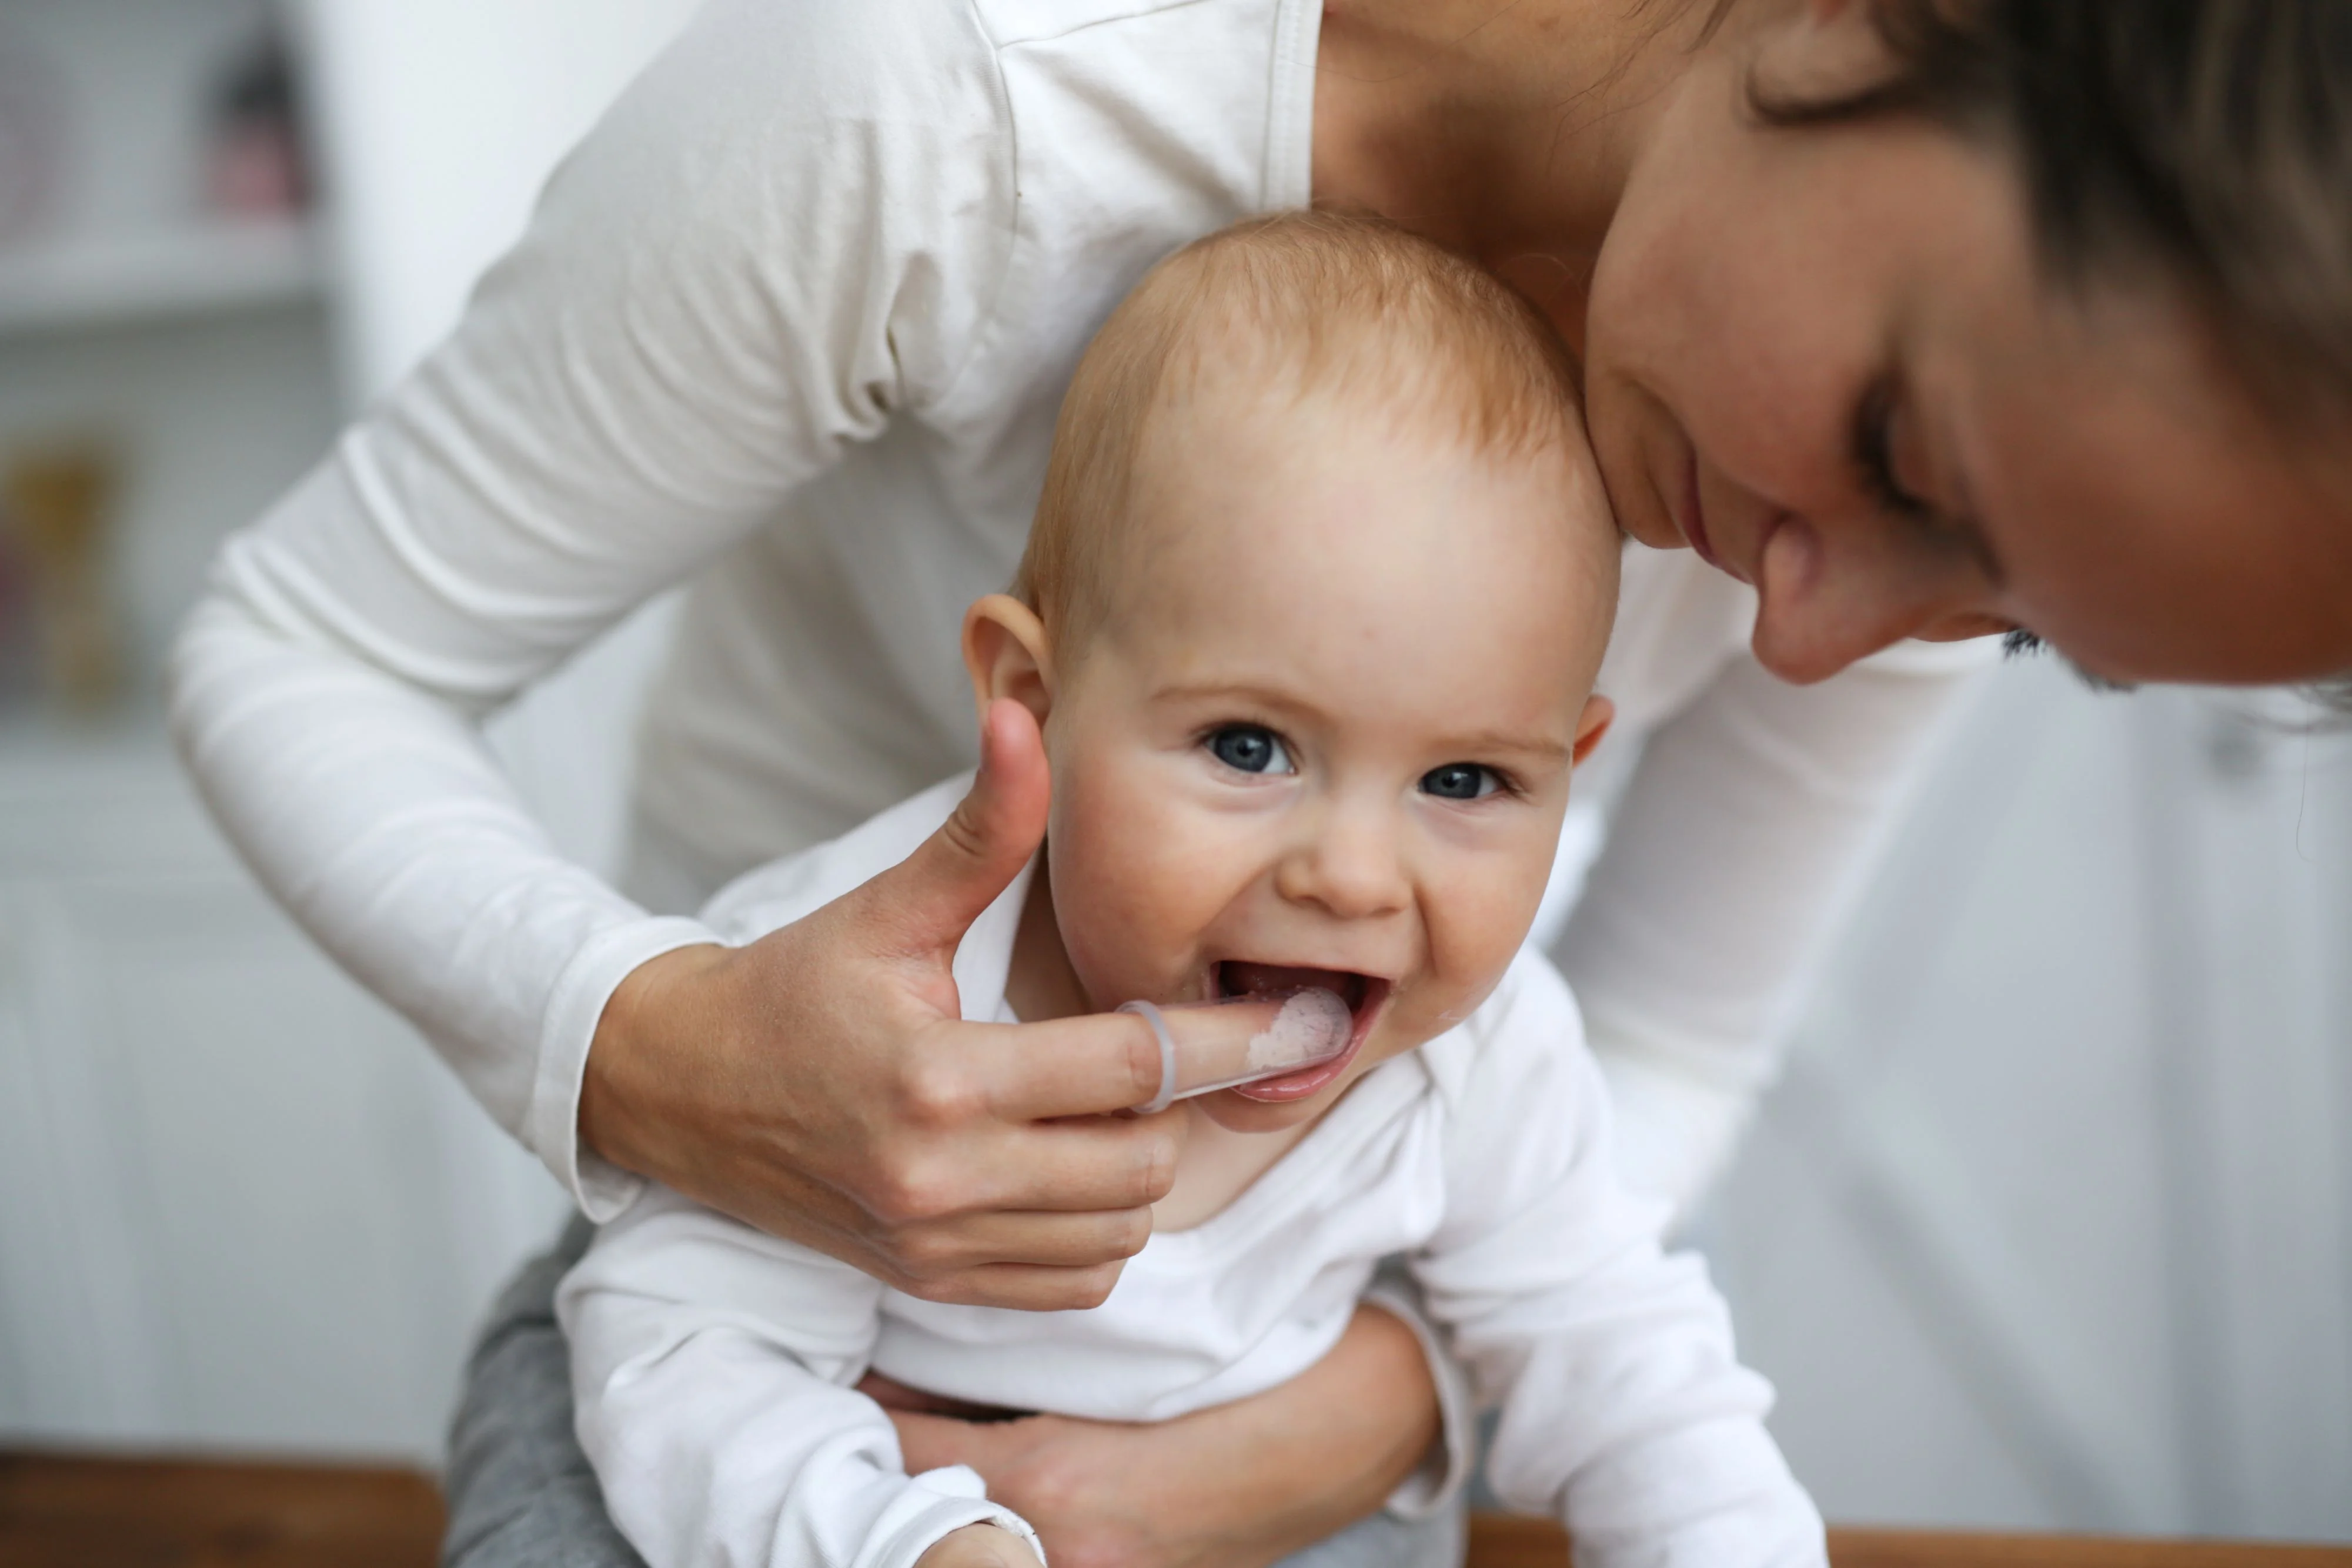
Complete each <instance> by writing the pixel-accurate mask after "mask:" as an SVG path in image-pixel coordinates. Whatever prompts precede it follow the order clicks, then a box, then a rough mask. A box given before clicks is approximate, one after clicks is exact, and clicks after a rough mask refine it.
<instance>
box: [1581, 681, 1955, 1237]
mask: <svg viewBox="0 0 2352 1568" xmlns="http://www.w3.org/2000/svg"><path fill="white" fill-rule="evenodd" d="M1991 653H1992V651H1991V648H1990V645H1989V644H1980V643H1979V644H1947V645H1943V646H1930V645H1927V644H1923V643H1906V644H1903V645H1901V646H1899V647H1897V648H1895V649H1893V650H1890V651H1889V652H1887V653H1882V654H1880V655H1878V656H1876V657H1875V658H1873V659H1868V660H1865V661H1864V662H1863V663H1862V664H1857V665H1855V666H1854V667H1853V668H1852V669H1850V670H1848V671H1846V672H1845V673H1844V674H1841V675H1838V676H1835V677H1833V678H1832V679H1831V680H1829V681H1826V682H1823V683H1822V684H1821V685H1816V686H1802V687H1800V686H1791V685H1787V684H1786V683H1784V682H1782V681H1780V680H1778V679H1777V678H1775V677H1774V676H1772V675H1770V674H1767V673H1766V672H1765V671H1764V669H1763V668H1762V667H1761V666H1760V665H1759V664H1757V663H1756V662H1755V660H1754V659H1752V658H1749V657H1747V656H1746V655H1744V654H1743V655H1742V656H1740V657H1739V658H1738V659H1736V660H1734V661H1733V662H1732V663H1731V664H1729V665H1728V666H1727V668H1726V669H1725V670H1724V671H1723V673H1722V674H1719V675H1718V676H1717V677H1716V679H1715V680H1714V681H1713V683H1712V684H1711V685H1708V686H1707V688H1706V690H1705V691H1703V692H1702V693H1701V694H1700V695H1699V696H1698V697H1697V698H1696V700H1695V701H1694V702H1693V703H1692V704H1691V705H1690V706H1688V707H1687V708H1685V710H1684V711H1683V712H1682V713H1681V714H1680V715H1679V716H1676V717H1675V718H1674V719H1673V720H1672V721H1670V722H1669V723H1667V724H1666V725H1664V727H1661V728H1660V729H1659V730H1658V731H1657V733H1656V734H1654V736H1653V737H1651V738H1650V740H1649V743H1648V746H1647V747H1646V748H1645V749H1644V751H1643V756H1642V759H1641V762H1640V764H1639V766H1638V768H1637V769H1636V771H1635V773H1634V775H1633V779H1631V780H1630V781H1629V783H1628V786H1627V788H1626V789H1625V792H1624V794H1623V796H1622V803H1621V805H1620V806H1619V807H1618V810H1617V811H1616V813H1615V817H1614V820H1613V821H1612V823H1611V826H1610V833H1609V840H1608V845H1607V847H1606V849H1605V850H1604V851H1603V852H1602V853H1601V859H1600V861H1599V862H1598V863H1596V864H1595V866H1594V867H1593V871H1592V873H1591V879H1590V880H1589V882H1588V883H1587V884H1586V889H1585V894H1584V897H1583V900H1582V902H1580V904H1578V906H1577V908H1576V911H1575V914H1574V915H1573V916H1572V917H1571V918H1570V922H1569V925H1568V928H1567V931H1566V933H1565V935H1564V936H1562V938H1561V940H1560V942H1559V946H1558V948H1557V953H1558V956H1559V965H1560V967H1561V969H1562V970H1563V971H1565V973H1566V975H1567V977H1568V978H1569V980H1570V983H1571V984H1572V985H1573V986H1574V988H1575V992H1576V998H1577V1001H1578V1003H1579V1005H1580V1007H1581V1008H1582V1009H1583V1012H1584V1019H1585V1025H1586V1029H1587V1030H1588V1033H1589V1038H1590V1039H1591V1043H1592V1049H1593V1051H1594V1053H1595V1055H1597V1056H1598V1057H1599V1058H1600V1061H1601V1070H1602V1071H1603V1072H1604V1073H1605V1074H1606V1075H1607V1077H1608V1080H1609V1084H1610V1089H1611V1092H1612V1096H1613V1097H1614V1098H1615V1100H1616V1103H1617V1112H1616V1125H1617V1132H1616V1136H1617V1143H1618V1149H1619V1155H1620V1161H1621V1168H1622V1171H1623V1173H1624V1175H1625V1176H1626V1178H1627V1180H1628V1181H1629V1182H1630V1183H1631V1184H1632V1186H1633V1187H1634V1188H1635V1189H1636V1190H1637V1191H1640V1192H1643V1193H1646V1194H1650V1195H1653V1196H1656V1197H1665V1198H1667V1199H1669V1200H1670V1201H1671V1202H1673V1203H1674V1205H1675V1207H1676V1208H1677V1209H1678V1210H1687V1208H1688V1207H1689V1206H1690V1205H1691V1204H1692V1203H1694V1202H1696V1200H1697V1199H1698V1197H1700V1196H1702V1195H1703V1194H1704V1192H1705V1191H1706V1186H1707V1185H1708V1184H1709V1183H1710V1182H1711V1181H1712V1180H1713V1179H1714V1178H1715V1176H1717V1175H1718V1174H1719V1173H1720V1172H1721V1170H1722V1168H1723V1166H1725V1165H1727V1163H1728V1162H1729V1160H1730V1157H1731V1155H1732V1153H1733V1150H1734V1148H1735V1147H1736V1145H1737V1142H1738V1135H1739V1133H1740V1132H1741V1130H1742V1129H1743V1128H1744V1127H1745V1126H1746V1124H1747V1121H1748V1115H1749V1113H1750V1112H1751V1110H1752V1109H1753V1107H1754V1104H1755V1101H1756V1098H1757V1096H1758V1095H1759V1093H1761V1092H1762V1091H1763V1089H1764V1087H1765V1085H1766V1084H1768V1083H1769V1082H1771V1079H1772V1077H1773V1074H1774V1072H1775V1071H1777V1069H1778V1066H1779V1062H1780V1044H1781V1040H1782V1036H1783V1035H1784V1033H1785V1031H1786V1030H1787V1029H1788V1028H1789V1026H1790V1024H1791V1022H1792V1021H1793V1019H1792V1016H1791V1015H1792V1014H1793V1012H1794V1010H1795V1008H1796V1007H1797V1005H1798V1004H1799V1003H1800V1002H1801V1000H1802V998H1803V993H1804V989H1805V987H1806V985H1807V984H1808V982H1809V981H1810V980H1811V976H1812V974H1813V972H1814V970H1815V969H1816V968H1818V967H1819V964H1820V961H1821V959H1822V956H1823V953H1824V950H1825V948H1826V946H1827V944H1828V941H1829V938H1830V937H1831V936H1833V935H1834V933H1835V930H1836V925H1837V922H1838V919H1839V917H1840V915H1842V914H1843V911H1844V909H1845V908H1846V906H1847V905H1848V904H1849V903H1850V901H1851V899H1852V897H1853V894H1855V893H1856V892H1857V891H1858V889H1859V887H1860V885H1861V883H1862V881H1863V879H1864V876H1865V875H1866V873H1868V871H1869V869H1870V866H1871V864H1872V862H1873V854H1874V850H1875V848H1876V846H1877V845H1878V844H1879V842H1880V841H1882V839H1883V838H1884V836H1885V831H1886V830H1887V828H1888V827H1889V825H1890V824H1891V823H1892V821H1893V820H1894V819H1895V814H1896V812H1897V810H1899V808H1900V806H1901V805H1902V803H1903V801H1904V800H1905V799H1906V790H1907V788H1908V785H1909V783H1910V781H1911V780H1912V779H1914V778H1915V777H1916V772H1917V769H1918V766H1919V764H1920V763H1921V761H1922V760H1923V759H1924V758H1926V757H1927V755H1928V754H1929V753H1930V752H1931V750H1932V747H1933V746H1934V743H1935V742H1936V740H1937V737H1938V736H1939V735H1940V734H1941V733H1942V732H1943V730H1944V728H1945V727H1946V722H1947V720H1948V717H1949V716H1951V714H1952V713H1953V711H1954V710H1955V708H1956V706H1957V705H1958V698H1959V697H1960V695H1962V693H1963V692H1964V691H1965V690H1966V689H1967V686H1968V683H1969V676H1970V675H1971V674H1973V673H1974V672H1976V671H1977V670H1979V669H1981V668H1982V667H1983V666H1984V665H1985V664H1987V663H1988V662H1989V661H1990V657H1991Z"/></svg>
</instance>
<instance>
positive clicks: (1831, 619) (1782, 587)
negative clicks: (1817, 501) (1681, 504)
mask: <svg viewBox="0 0 2352 1568" xmlns="http://www.w3.org/2000/svg"><path fill="white" fill-rule="evenodd" d="M1756 575H1757V582H1756V588H1757V592H1758V594H1759V598H1760V599H1761V601H1762V602H1761V605H1760V606H1759V609H1758V611H1757V614H1756V636H1755V642H1754V647H1755V651H1756V657H1757V659H1758V661H1759V663H1761V664H1763V666H1764V667H1765V668H1766V669H1768V670H1769V671H1771V672H1772V673H1773V674H1776V675H1779V676H1780V678H1781V679H1782V680H1785V681H1791V682H1794V683H1796V684H1797V685H1811V683H1812V682H1815V681H1821V680H1826V679H1828V678H1829V677H1830V676H1832V675H1834V674H1837V673H1838V672H1839V671H1840V670H1843V669H1844V668H1845V667H1846V666H1847V665H1848V664H1853V662H1854V661H1855V660H1856V659H1860V658H1862V657H1864V656H1865V655H1867V654H1870V653H1876V652H1878V650H1880V649H1881V648H1884V647H1885V646H1887V645H1888V644H1889V643H1898V642H1900V641H1902V640H1903V639H1904V638H1906V637H1916V636H1919V635H1921V634H1923V633H1927V634H1937V633H1941V632H1946V631H1948V629H1949V628H1952V627H1955V626H1959V625H1974V624H1976V623H1978V622H1982V624H1983V627H1984V629H1986V630H1992V629H1996V628H1997V625H1998V624H2000V622H1998V620H1997V617H1995V616H1994V614H1993V609H1992V605H1991V603H1990V600H1991V597H1992V594H1991V585H1990V583H1988V582H1987V581H1986V580H1985V576H1984V572H1983V570H1982V569H1981V568H1980V567H1979V565H1978V564H1977V562H1976V560H1975V559H1974V558H1973V557H1971V556H1969V554H1968V553H1967V552H1966V551H1964V550H1959V549H1950V548H1946V547H1941V546H1937V545H1932V544H1928V543H1926V542H1923V541H1915V540H1909V539H1906V538H1901V537H1898V535H1897V533H1896V531H1895V528H1892V527H1890V526H1888V525H1885V524H1860V523H1857V524H1853V525H1850V526H1847V527H1842V528H1832V527H1827V526H1824V525H1822V523H1819V522H1816V521H1815V520H1813V519H1811V518H1809V517H1800V516H1796V515H1793V514H1792V515H1789V516H1785V517H1781V518H1780V519H1778V520H1777V521H1776V522H1775V523H1774V524H1773V525H1772V529H1771V532H1770V534H1769V536H1768V537H1767V538H1766V539H1765V541H1764V548H1763V550H1762V552H1761V553H1760V555H1759V559H1758V562H1757V573H1756Z"/></svg>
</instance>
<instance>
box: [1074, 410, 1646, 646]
mask: <svg viewBox="0 0 2352 1568" xmlns="http://www.w3.org/2000/svg"><path fill="white" fill-rule="evenodd" d="M1114 531H1115V533H1116V534H1118V535H1121V536H1124V538H1123V539H1122V540H1121V542H1120V543H1119V544H1118V545H1116V546H1115V547H1114V548H1113V549H1109V550H1108V551H1106V552H1105V556H1104V559H1103V560H1102V561H1101V566H1102V568H1103V577H1104V580H1103V581H1102V582H1101V583H1100V585H1099V586H1100V588H1101V589H1102V591H1103V592H1104V597H1105V600H1106V603H1105V606H1104V608H1105V609H1106V610H1107V611H1108V612H1109V614H1110V615H1111V616H1112V617H1113V618H1115V619H1119V620H1124V621H1127V622H1130V623H1133V624H1135V625H1136V626H1137V629H1138V630H1139V631H1143V630H1147V629H1148V630H1150V631H1151V632H1154V633H1155V634H1157V635H1158V636H1160V637H1171V636H1173V637H1179V638H1181V637H1184V636H1187V635H1195V634H1213V635H1218V636H1224V637H1229V638H1230V637H1236V636H1244V637H1246V636H1255V635H1256V634H1258V633H1259V632H1261V631H1264V632H1268V633H1271V632H1277V631H1288V632H1303V631H1309V630H1313V629H1316V628H1318V627H1320V628H1323V629H1324V631H1325V632H1326V634H1327V636H1328V637H1333V638H1338V639H1339V640H1340V641H1341V642H1342V643H1353V644H1356V645H1359V646H1364V647H1370V646H1371V645H1373V644H1375V643H1378V644H1383V645H1385V644H1393V643H1400V642H1408V643H1409V642H1412V641H1415V640H1419V641H1423V642H1426V643H1429V644H1430V645H1432V646H1433V647H1437V646H1447V645H1451V646H1454V647H1462V646H1465V645H1467V644H1472V643H1477V644H1482V645H1484V644H1496V645H1499V644H1501V643H1512V644H1517V645H1526V646H1529V647H1532V648H1540V649H1541V650H1543V653H1544V655H1545V656H1546V657H1548V658H1549V659H1551V660H1553V661H1554V662H1555V663H1558V664H1562V665H1563V666H1581V665H1583V664H1585V662H1586V661H1585V660H1584V659H1583V657H1582V656H1581V650H1582V649H1583V648H1584V647H1585V645H1586V644H1588V643H1595V642H1596V640H1598V639H1605V637H1606V634H1607V630H1608V622H1609V618H1610V614H1611V612H1612V608H1613V604H1614V601H1615V584H1616V563H1617V559H1618V538H1617V531H1616V528H1615V525H1614V523H1613V521H1612V518H1611V517H1610V514H1609V512H1608V508H1607V507H1606V504H1605V501H1604V499H1603V497H1602V493H1601V486H1600V484H1599V480H1598V476H1597V475H1595V474H1594V473H1593V471H1592V469H1591V463H1590V460H1589V458H1588V457H1587V456H1586V455H1585V453H1584V451H1583V449H1582V446H1581V444H1580V443H1579V444H1574V445H1570V444H1567V443H1564V442H1561V443H1516V444H1506V443H1501V442H1495V441H1482V440H1479V439H1476V437H1475V434H1473V433H1466V432H1465V431H1464V430H1462V429H1461V428H1460V427H1459V424H1458V422H1453V421H1450V420H1447V419H1445V418H1442V417H1438V418H1432V417H1425V416H1424V415H1423V413H1422V412H1421V411H1418V410H1416V409H1414V408H1412V407H1411V406H1406V405H1398V404H1394V403H1391V404H1387V405H1383V404H1382V403H1381V402H1378V401H1376V400H1370V399H1364V398H1356V397H1331V396H1318V395H1315V394H1314V393H1313V392H1308V393H1307V394H1304V395H1267V394H1265V393H1264V392H1258V391H1251V390H1248V389H1242V390H1241V391H1240V392H1239V393H1238V395H1236V396H1234V397H1233V398H1231V399H1229V400H1222V401H1220V400H1211V399H1195V400H1192V401H1191V402H1187V403H1185V404H1182V405H1180V406H1177V407H1174V408H1171V409H1170V410H1168V411H1167V416H1166V417H1165V418H1164V419H1163V420H1161V421H1159V422H1156V423H1155V425H1154V428H1153V429H1152V430H1151V431H1150V434H1148V435H1147V438H1146V439H1145V440H1144V441H1143V442H1142V443H1140V444H1139V448H1138V452H1137V462H1136V467H1135V473H1134V475H1133V483H1132V485H1131V486H1130V488H1129V505H1128V507H1126V508H1124V515H1123V516H1122V517H1121V518H1120V520H1119V525H1118V528H1117V529H1116V530H1114ZM1276 620H1279V621H1280V622H1284V623H1285V624H1284V625H1283V626H1281V627H1274V626H1271V625H1269V624H1268V623H1269V622H1274V621H1276ZM1146 622H1148V623H1149V625H1148V627H1147V626H1146V624H1145V623H1146ZM1594 657H1595V658H1596V659H1597V649H1596V651H1595V653H1594Z"/></svg>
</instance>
